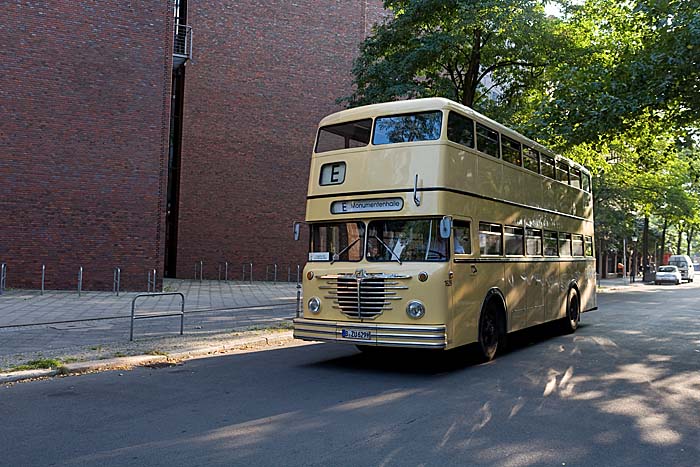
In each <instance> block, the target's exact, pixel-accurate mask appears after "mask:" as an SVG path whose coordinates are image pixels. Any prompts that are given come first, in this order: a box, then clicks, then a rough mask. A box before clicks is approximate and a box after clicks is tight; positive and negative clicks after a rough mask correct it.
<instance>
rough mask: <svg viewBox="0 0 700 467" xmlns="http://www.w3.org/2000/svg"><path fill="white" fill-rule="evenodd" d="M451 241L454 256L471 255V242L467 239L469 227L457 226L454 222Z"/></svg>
mask: <svg viewBox="0 0 700 467" xmlns="http://www.w3.org/2000/svg"><path fill="white" fill-rule="evenodd" d="M453 241H454V244H455V253H456V254H465V253H467V254H468V253H471V240H470V238H469V225H468V224H467V225H466V226H465V225H458V224H457V223H456V222H455V228H454V235H453Z"/></svg>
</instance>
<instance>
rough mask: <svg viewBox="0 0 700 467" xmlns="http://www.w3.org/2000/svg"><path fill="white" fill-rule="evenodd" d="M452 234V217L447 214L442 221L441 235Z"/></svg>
mask: <svg viewBox="0 0 700 467" xmlns="http://www.w3.org/2000/svg"><path fill="white" fill-rule="evenodd" d="M451 235H452V218H451V217H450V216H445V217H443V218H442V220H441V221H440V237H442V238H450V236H451Z"/></svg>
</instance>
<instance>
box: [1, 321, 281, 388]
mask: <svg viewBox="0 0 700 467" xmlns="http://www.w3.org/2000/svg"><path fill="white" fill-rule="evenodd" d="M292 341H294V337H293V335H292V331H286V332H277V333H271V334H264V335H261V336H255V337H248V338H243V339H232V340H231V342H228V343H226V344H222V345H216V346H212V347H203V348H197V349H193V350H185V351H181V352H172V353H167V354H166V355H133V356H130V357H117V358H110V359H106V360H94V361H89V362H78V363H66V364H65V365H63V366H61V367H59V368H49V369H38V370H23V371H13V372H11V373H0V384H5V383H16V382H20V381H26V380H31V379H38V378H51V377H53V376H57V375H64V376H68V375H80V374H84V373H93V372H98V371H108V370H129V369H132V368H134V367H137V366H145V365H152V364H156V363H171V362H179V361H186V360H194V359H197V358H204V357H211V356H215V355H226V354H228V353H229V352H232V351H235V350H252V349H255V348H265V347H272V346H280V345H284V344H287V343H290V342H292Z"/></svg>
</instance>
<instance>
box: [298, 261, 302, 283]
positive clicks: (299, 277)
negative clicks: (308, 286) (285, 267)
mask: <svg viewBox="0 0 700 467" xmlns="http://www.w3.org/2000/svg"><path fill="white" fill-rule="evenodd" d="M300 271H301V270H300V269H299V265H298V264H297V284H298V283H299V280H300V279H301V276H299V273H300Z"/></svg>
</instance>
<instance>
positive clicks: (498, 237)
mask: <svg viewBox="0 0 700 467" xmlns="http://www.w3.org/2000/svg"><path fill="white" fill-rule="evenodd" d="M479 251H480V252H481V254H482V255H488V256H500V255H502V254H503V229H502V228H501V225H500V224H490V223H488V222H479Z"/></svg>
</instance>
